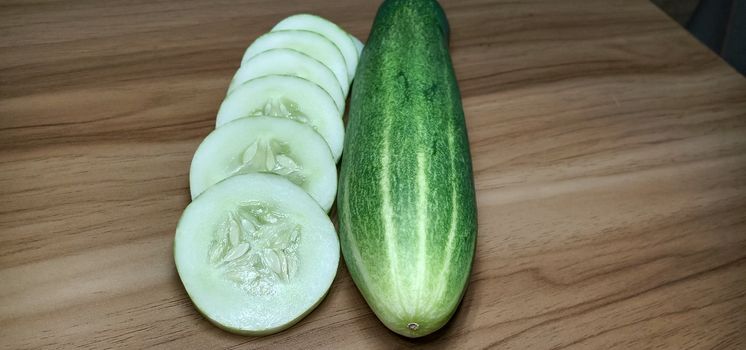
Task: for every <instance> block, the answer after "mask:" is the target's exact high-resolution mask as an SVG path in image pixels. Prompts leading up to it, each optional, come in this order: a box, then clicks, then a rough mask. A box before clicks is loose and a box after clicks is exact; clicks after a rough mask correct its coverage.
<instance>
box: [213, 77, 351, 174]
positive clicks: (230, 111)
mask: <svg viewBox="0 0 746 350" xmlns="http://www.w3.org/2000/svg"><path fill="white" fill-rule="evenodd" d="M261 115H265V116H272V117H286V118H290V119H294V120H297V121H300V122H303V123H307V124H309V125H311V126H312V127H313V128H314V130H316V131H317V132H318V133H319V134H321V137H323V138H324V140H325V141H326V143H327V144H328V145H329V148H330V149H331V150H332V155H333V156H334V160H335V161H337V160H339V156H340V155H341V154H342V143H343V141H344V125H343V123H342V118H341V113H340V112H339V110H338V109H337V105H335V104H334V100H333V99H332V98H331V97H330V96H329V94H327V93H326V91H324V89H322V88H321V87H320V86H318V85H317V84H315V83H313V82H311V81H309V80H306V79H303V78H299V77H294V76H291V75H266V76H263V77H259V78H256V79H252V80H249V81H247V82H245V83H243V84H241V85H239V86H238V87H237V88H235V89H234V90H233V92H231V93H230V95H228V96H226V98H225V100H223V103H222V104H221V105H220V109H219V110H218V117H217V121H216V125H217V126H218V127H220V126H221V125H223V124H225V123H227V122H230V121H232V120H235V119H238V118H243V117H249V116H261Z"/></svg>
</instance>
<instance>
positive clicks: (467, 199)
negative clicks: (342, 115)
mask: <svg viewBox="0 0 746 350" xmlns="http://www.w3.org/2000/svg"><path fill="white" fill-rule="evenodd" d="M447 33H448V25H447V22H446V20H445V15H444V14H443V12H442V10H441V9H440V7H439V5H438V4H437V2H436V1H434V0H387V1H385V2H384V4H383V5H382V6H381V9H380V10H379V12H378V15H377V17H376V20H375V23H374V25H373V29H372V30H371V34H370V36H369V38H368V40H367V42H366V44H365V49H364V50H363V54H362V56H361V59H360V63H359V66H358V69H357V75H356V77H355V84H354V85H353V89H352V95H351V100H350V106H349V109H350V112H349V122H348V125H347V139H346V143H345V156H344V157H343V159H342V165H341V170H340V180H339V186H340V187H339V191H338V196H337V208H338V216H339V230H340V241H341V244H342V252H343V254H344V258H345V262H346V264H347V267H348V270H349V272H350V275H351V276H352V278H353V280H354V282H355V284H356V286H357V287H358V289H359V290H360V292H361V294H362V295H363V297H364V298H365V300H366V301H367V302H368V304H369V305H370V307H371V309H372V310H373V311H374V312H375V314H376V315H377V316H378V318H379V319H380V320H381V321H382V322H383V323H384V324H385V325H386V326H387V327H388V328H390V329H391V330H393V331H394V332H397V333H399V334H402V335H404V336H408V337H421V336H424V335H427V334H429V333H432V332H434V331H436V330H437V329H439V328H441V327H442V326H443V325H444V324H445V323H446V322H447V321H448V320H449V318H450V317H451V316H452V315H453V313H454V311H455V310H456V308H457V306H458V305H459V303H460V301H461V298H462V297H463V295H464V291H465V290H466V286H467V283H468V280H469V274H470V271H471V264H472V260H473V256H474V249H475V242H476V229H477V219H476V200H475V192H474V184H473V177H472V170H471V158H470V153H469V143H468V138H467V134H466V125H465V120H464V114H463V108H462V105H461V99H460V93H459V90H458V85H457V81H456V79H455V76H454V73H453V68H452V66H451V61H450V56H449V51H448V39H447Z"/></svg>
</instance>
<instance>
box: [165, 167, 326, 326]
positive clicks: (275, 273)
mask: <svg viewBox="0 0 746 350" xmlns="http://www.w3.org/2000/svg"><path fill="white" fill-rule="evenodd" d="M174 259H175V262H176V268H177V271H178V273H179V277H180V278H181V281H182V283H183V284H184V287H185V289H186V291H187V293H188V294H189V297H190V298H191V299H192V301H193V302H194V305H195V306H196V308H197V309H198V310H199V311H200V312H201V313H202V314H203V315H204V316H205V317H206V318H207V319H209V320H210V321H211V322H213V323H214V324H216V325H217V326H219V327H221V328H223V329H226V330H228V331H230V332H234V333H239V334H247V335H264V334H270V333H275V332H278V331H281V330H283V329H285V328H288V327H290V326H292V325H293V324H295V323H296V322H298V321H299V320H300V319H302V318H303V317H304V316H305V315H307V314H308V313H309V312H311V310H313V309H314V308H315V307H316V306H317V305H318V304H319V302H321V300H322V299H323V298H324V296H325V295H326V293H327V291H328V290H329V287H330V286H331V284H332V281H333V279H334V276H335V274H336V272H337V266H338V262H339V242H338V240H337V235H336V234H335V231H334V226H333V225H332V222H331V221H330V220H329V218H328V217H327V216H326V213H325V212H324V211H323V210H322V209H321V208H320V207H319V206H318V205H317V204H316V202H315V201H314V200H313V199H312V198H311V197H309V196H308V194H306V193H305V192H303V191H302V190H301V189H300V188H299V187H297V186H295V185H294V184H292V183H291V182H290V181H288V180H286V179H284V178H282V177H280V176H277V175H272V174H247V175H238V176H234V177H231V178H228V179H226V180H224V181H222V182H220V183H218V184H216V185H215V186H213V187H210V188H209V189H208V190H207V191H205V192H204V193H202V194H201V195H200V196H198V197H197V198H196V199H195V200H194V201H193V202H192V203H191V204H189V206H188V207H187V208H186V209H185V210H184V213H183V215H182V217H181V219H180V220H179V224H178V226H177V228H176V236H175V240H174Z"/></svg>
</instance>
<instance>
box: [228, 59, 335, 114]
mask: <svg viewBox="0 0 746 350" xmlns="http://www.w3.org/2000/svg"><path fill="white" fill-rule="evenodd" d="M272 74H280V75H294V76H297V77H301V78H303V79H307V80H310V81H312V82H314V83H316V84H318V85H319V86H321V87H322V88H323V89H324V91H326V92H327V93H328V94H329V96H331V97H332V99H334V103H335V104H336V105H337V108H338V109H339V111H340V113H342V112H344V109H345V99H346V98H345V95H344V91H343V90H342V87H341V86H339V82H338V81H337V78H336V77H335V76H334V73H333V72H332V71H331V70H329V67H327V66H325V65H324V64H323V63H321V62H319V61H318V60H316V59H315V58H313V57H311V56H308V55H306V54H304V53H302V52H300V51H296V50H293V49H271V50H267V51H264V52H261V53H259V54H257V55H256V56H254V57H252V58H251V59H249V60H248V61H246V63H244V64H243V65H241V68H239V69H238V71H237V72H236V74H235V75H234V76H233V80H232V81H231V84H230V86H229V87H228V94H230V93H231V92H232V91H233V90H235V89H236V88H237V87H238V86H240V85H241V84H243V83H245V82H247V81H249V80H251V79H254V78H259V77H262V76H265V75H272Z"/></svg>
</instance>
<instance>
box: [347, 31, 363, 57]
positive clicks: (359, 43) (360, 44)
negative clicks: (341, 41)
mask: <svg viewBox="0 0 746 350" xmlns="http://www.w3.org/2000/svg"><path fill="white" fill-rule="evenodd" d="M348 35H349V36H350V39H352V43H353V44H355V50H357V56H358V60H359V57H360V54H362V53H363V47H365V45H364V44H363V42H362V41H360V39H358V38H356V37H355V36H354V35H352V34H348Z"/></svg>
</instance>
